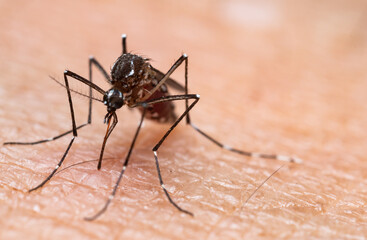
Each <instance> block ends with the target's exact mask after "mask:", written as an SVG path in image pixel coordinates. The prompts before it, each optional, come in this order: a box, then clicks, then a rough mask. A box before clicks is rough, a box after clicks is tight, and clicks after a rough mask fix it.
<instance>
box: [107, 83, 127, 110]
mask: <svg viewBox="0 0 367 240" xmlns="http://www.w3.org/2000/svg"><path fill="white" fill-rule="evenodd" d="M103 104H104V105H106V106H107V111H108V112H114V111H116V109H119V108H121V107H122V106H123V105H124V95H123V94H122V92H121V91H119V90H117V89H115V88H111V89H110V90H108V91H107V92H106V93H105V94H104V96H103Z"/></svg>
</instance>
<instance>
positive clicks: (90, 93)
mask: <svg viewBox="0 0 367 240" xmlns="http://www.w3.org/2000/svg"><path fill="white" fill-rule="evenodd" d="M93 65H95V66H96V67H97V68H98V69H99V70H100V71H101V72H102V74H103V76H104V77H105V78H106V80H107V81H109V82H111V80H110V77H109V75H108V74H107V72H106V71H105V70H104V68H103V67H102V65H101V64H100V63H99V62H98V61H97V60H96V59H95V58H94V57H93V56H92V57H90V58H89V82H90V83H93V81H92V66H93ZM54 80H55V81H56V82H58V81H57V80H56V79H54ZM85 80H86V79H85ZM86 81H88V80H86ZM65 87H66V86H65ZM69 90H70V89H69ZM88 109H89V110H88V119H87V122H86V123H84V124H81V125H79V126H77V127H76V129H77V130H79V129H81V128H82V127H84V126H86V125H88V124H91V123H92V86H89V106H88ZM72 132H73V129H72V130H69V131H67V132H64V133H62V134H60V135H57V136H55V137H52V138H47V139H43V140H39V141H34V142H5V143H3V144H4V145H36V144H40V143H45V142H51V141H54V140H56V139H59V138H61V137H63V136H66V135H68V134H70V133H72Z"/></svg>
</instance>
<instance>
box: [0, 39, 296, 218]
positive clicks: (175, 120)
mask: <svg viewBox="0 0 367 240" xmlns="http://www.w3.org/2000/svg"><path fill="white" fill-rule="evenodd" d="M182 64H184V68H185V84H184V86H182V85H181V84H180V83H179V82H177V81H176V80H174V79H172V78H170V76H171V74H172V73H173V72H174V71H175V70H176V69H177V68H178V67H179V66H181V65H182ZM93 66H94V67H96V68H97V69H98V70H99V71H100V72H101V73H102V75H103V76H104V78H105V80H106V81H107V82H108V83H109V84H110V85H111V88H110V89H109V90H107V91H105V90H103V89H102V88H101V87H99V86H97V85H96V84H95V83H93V81H92V69H93ZM53 79H54V80H55V81H56V82H58V83H59V84H60V85H62V86H63V87H64V88H65V89H66V92H67V98H68V102H69V107H70V114H71V124H72V130H69V131H67V132H64V133H62V134H60V135H58V136H55V137H52V138H48V139H44V140H40V141H35V142H5V143H4V145H35V144H41V143H45V142H50V141H54V140H56V139H59V138H61V137H64V136H66V135H69V134H72V137H71V140H70V142H69V144H68V146H67V148H66V150H65V152H64V154H63V156H62V157H61V159H60V161H59V162H58V164H57V165H56V166H55V168H54V170H53V171H52V172H51V173H50V174H49V175H48V176H47V178H45V179H44V181H42V182H41V183H40V184H39V185H37V186H35V187H34V188H32V189H30V190H29V192H33V191H35V190H37V189H39V188H41V187H43V186H44V185H45V184H46V183H47V182H48V181H50V179H51V178H52V177H53V176H54V175H55V173H56V172H57V170H58V169H59V168H60V167H61V165H62V163H63V162H64V160H65V158H66V156H67V155H68V152H69V150H70V148H71V147H72V145H73V143H74V140H75V139H76V137H77V136H78V130H79V129H81V128H83V127H85V126H87V125H89V124H91V123H92V101H93V100H94V101H98V102H101V103H103V104H104V105H105V106H106V108H107V113H106V115H105V116H104V123H105V124H107V129H106V133H105V136H104V138H103V142H102V146H101V151H100V155H99V160H98V165H97V169H98V170H99V169H101V167H102V159H103V153H104V150H105V146H106V142H107V140H108V138H109V137H110V135H111V133H112V131H113V130H114V128H115V126H116V125H117V123H118V119H117V115H116V111H117V110H118V109H120V108H121V107H123V106H124V105H126V106H127V107H128V108H137V109H138V110H139V111H140V113H141V118H140V121H139V124H138V127H137V129H136V131H135V135H134V138H133V140H132V142H131V144H130V148H129V151H128V154H127V155H126V158H125V161H124V163H123V166H122V169H121V172H120V174H119V177H118V179H117V181H116V183H115V185H114V187H113V190H112V192H111V194H110V195H109V197H108V199H107V200H106V202H105V204H104V206H103V207H102V208H101V209H100V210H99V211H98V212H97V213H96V214H95V215H93V216H91V217H86V218H85V220H88V221H92V220H95V219H97V218H98V217H100V216H101V215H102V214H103V213H104V212H105V211H106V210H107V208H108V206H109V205H110V203H111V202H112V200H113V198H114V197H115V195H116V191H117V189H118V186H119V184H120V182H121V180H122V177H123V175H124V172H125V170H126V168H127V166H128V164H129V159H130V156H131V153H132V151H133V148H134V145H135V142H136V139H137V138H138V135H139V132H140V129H141V127H142V124H143V121H144V119H150V120H153V121H156V122H159V123H170V124H171V127H170V128H169V129H168V130H167V131H166V133H165V134H164V135H163V136H162V138H161V139H160V140H159V141H158V143H157V144H156V145H155V146H154V147H153V149H152V151H153V155H154V160H155V165H156V168H157V173H158V178H159V182H160V186H161V188H162V189H163V191H164V193H165V195H166V197H167V199H168V201H169V202H170V203H171V204H172V205H173V206H174V207H175V208H176V209H178V210H179V211H180V212H183V213H185V214H188V215H191V216H193V215H194V214H193V213H192V212H190V211H188V210H185V209H183V208H181V207H180V206H179V205H178V204H177V203H176V202H175V201H174V200H173V199H172V197H171V195H170V194H169V192H168V191H167V189H166V187H165V185H164V183H163V179H162V175H161V170H160V167H159V159H158V154H157V151H158V150H159V148H160V146H161V145H162V143H163V142H164V141H165V140H166V138H167V137H168V136H169V134H170V133H171V132H172V131H173V130H174V129H175V127H176V126H177V125H178V124H179V123H180V122H181V120H182V119H183V118H185V120H186V124H187V125H190V126H191V127H192V128H194V129H195V130H196V131H197V132H198V133H200V134H201V135H202V136H204V137H205V138H206V139H208V140H209V141H211V142H212V143H214V144H215V145H217V146H219V147H221V148H223V149H225V150H228V151H231V152H235V153H238V154H241V155H244V156H248V157H258V158H267V159H276V160H281V161H287V162H300V161H301V160H300V159H298V158H295V157H289V156H284V155H277V154H264V153H256V152H249V151H242V150H238V149H235V148H232V147H230V146H228V145H225V144H222V143H221V142H219V141H217V140H216V139H214V138H213V137H211V136H209V135H208V134H206V133H205V132H203V131H202V130H200V129H199V128H198V127H197V126H196V125H194V124H193V123H192V121H191V118H190V115H189V112H190V111H191V110H192V108H193V107H194V106H195V105H196V104H197V102H198V101H199V99H200V95H198V94H189V93H188V56H187V55H186V54H182V55H181V56H180V58H179V59H178V60H177V61H176V62H175V63H174V64H173V65H172V66H171V68H170V69H169V70H168V71H167V72H166V73H163V72H161V71H159V70H158V69H156V68H154V67H153V66H152V65H151V64H150V63H149V59H148V58H144V57H142V56H140V55H136V54H132V53H129V52H128V51H127V44H126V35H125V34H123V35H122V54H121V55H120V56H119V57H118V58H117V60H116V61H115V63H114V64H113V66H112V68H111V73H110V74H108V73H107V71H106V70H105V69H104V68H103V67H102V65H101V64H100V63H99V62H98V61H97V60H96V59H95V58H94V57H93V56H92V57H90V58H89V78H88V79H86V78H84V77H82V76H80V75H78V74H77V73H74V72H72V71H69V70H65V71H64V83H61V82H59V81H57V80H56V79H55V78H53ZM70 79H73V80H76V81H78V82H81V83H83V84H85V85H87V86H88V87H89V94H83V93H80V92H78V91H75V90H73V89H71V88H70V87H69V80H70ZM168 87H170V88H171V89H175V90H177V91H180V92H182V93H184V94H181V95H170V94H169V91H168ZM71 93H76V94H79V95H82V96H85V97H88V98H89V104H88V105H89V110H88V119H87V122H86V123H84V124H81V125H78V126H77V125H76V123H75V113H74V107H73V101H72V97H71V96H72V95H71ZM95 94H97V96H98V97H97V96H96V95H95ZM180 100H184V101H185V111H184V112H183V113H181V114H180V115H176V113H175V106H174V104H173V103H174V102H175V101H180ZM189 100H191V101H192V102H191V103H189Z"/></svg>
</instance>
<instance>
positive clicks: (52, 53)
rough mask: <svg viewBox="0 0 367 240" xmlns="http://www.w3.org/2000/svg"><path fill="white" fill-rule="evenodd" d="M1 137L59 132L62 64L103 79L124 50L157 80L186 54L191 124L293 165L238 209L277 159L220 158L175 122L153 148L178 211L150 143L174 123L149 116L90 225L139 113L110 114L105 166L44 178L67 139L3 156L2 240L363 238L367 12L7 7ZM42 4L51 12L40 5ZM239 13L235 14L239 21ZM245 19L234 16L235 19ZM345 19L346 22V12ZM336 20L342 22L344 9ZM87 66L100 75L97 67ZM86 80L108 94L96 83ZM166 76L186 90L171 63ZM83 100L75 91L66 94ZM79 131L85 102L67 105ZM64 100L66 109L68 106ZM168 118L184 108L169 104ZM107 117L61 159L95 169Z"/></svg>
mask: <svg viewBox="0 0 367 240" xmlns="http://www.w3.org/2000/svg"><path fill="white" fill-rule="evenodd" d="M0 9H1V10H0V11H1V13H2V14H1V16H2V17H1V19H0V29H1V30H0V33H1V38H0V41H1V44H0V52H1V53H2V54H1V55H0V59H1V63H2V64H0V69H1V71H0V83H1V89H0V97H1V102H2V107H1V108H0V123H1V126H2V127H1V134H0V141H1V142H5V141H34V140H39V139H44V138H49V137H53V136H56V135H58V134H59V133H62V132H64V131H66V130H70V129H71V122H70V112H69V108H68V105H67V96H66V91H65V89H64V88H62V87H59V86H58V85H57V84H55V82H54V81H52V80H51V79H50V78H49V77H48V76H49V75H50V76H52V77H55V78H56V79H58V80H62V73H63V71H64V70H65V69H69V70H72V71H74V72H76V73H78V74H80V75H82V76H84V77H87V76H88V71H87V70H88V65H87V62H88V57H89V55H90V54H93V56H95V57H96V59H98V61H99V62H101V63H102V65H103V66H104V67H105V69H106V70H109V69H110V66H112V64H113V62H114V61H115V59H116V58H117V57H118V55H119V54H120V53H121V39H120V36H121V34H122V33H127V34H128V50H129V51H132V52H133V53H137V54H141V55H143V56H145V57H149V58H151V59H152V60H151V63H152V65H153V66H154V67H156V68H157V69H159V70H161V71H163V72H165V71H167V70H168V69H169V67H170V66H171V65H172V63H173V62H174V61H175V60H177V59H178V58H179V57H180V56H181V54H182V53H183V52H185V53H187V54H188V56H189V89H190V92H191V93H197V94H200V95H201V99H200V101H199V102H198V104H197V106H195V108H194V109H193V110H192V113H191V115H190V116H191V118H192V121H193V123H194V124H196V125H198V126H199V127H200V128H201V129H202V130H204V131H206V132H207V133H209V134H210V135H212V136H213V137H215V138H216V139H218V140H220V141H221V142H223V143H224V144H226V145H229V146H233V147H236V148H238V149H242V150H253V151H257V152H265V153H278V154H283V155H291V156H298V157H300V158H302V159H303V160H304V162H303V163H302V164H285V166H284V167H283V168H282V169H280V170H279V172H277V173H276V174H275V175H274V176H272V177H271V178H270V179H269V180H268V181H267V182H266V183H265V184H264V185H263V186H262V187H261V188H260V189H259V191H258V192H257V193H256V194H255V195H254V196H252V198H251V199H250V200H249V201H248V202H246V200H247V199H248V198H249V196H250V195H251V194H252V193H253V192H254V190H255V189H256V188H257V187H258V186H259V185H260V184H261V183H262V182H263V181H264V180H265V179H266V178H267V177H268V176H269V175H271V174H272V173H273V172H274V171H275V170H277V169H278V168H279V167H280V166H282V165H283V164H284V162H281V161H274V160H266V159H258V158H248V157H244V156H241V155H237V154H235V153H231V152H228V151H226V150H223V149H220V148H218V147H217V146H215V145H214V144H212V143H211V142H209V141H208V140H206V139H205V138H203V137H202V136H200V135H199V134H198V133H197V132H195V130H194V129H192V128H191V127H190V126H185V124H184V122H183V123H181V124H180V125H179V126H178V127H177V129H175V131H174V132H173V133H172V135H170V136H169V138H168V139H167V141H166V142H165V143H164V144H163V145H162V147H161V149H160V150H159V151H158V154H159V157H160V166H161V171H162V177H163V180H164V182H165V186H166V188H167V190H168V191H169V192H170V194H171V196H172V198H173V199H174V200H175V202H176V203H178V204H179V205H180V206H181V207H183V208H185V209H188V210H190V211H192V212H193V213H194V214H195V216H194V217H190V216H188V215H185V214H182V213H180V212H178V211H177V209H175V208H174V207H173V206H172V205H171V204H170V203H169V202H168V200H167V199H166V197H165V195H164V193H163V191H162V189H161V188H160V186H159V181H158V177H157V171H156V168H155V164H154V156H153V153H152V151H151V149H152V147H153V146H154V145H155V144H156V143H157V142H158V141H159V139H160V138H161V136H162V135H163V134H164V133H165V131H166V130H167V129H168V128H169V127H170V126H169V125H164V124H157V123H154V122H150V121H146V122H145V123H144V125H143V128H142V129H141V133H140V135H139V137H138V139H137V143H136V147H135V149H134V151H133V153H132V157H131V162H130V164H129V166H128V167H127V170H126V173H125V175H124V178H123V180H122V182H121V184H120V187H119V189H118V192H117V195H116V198H115V199H114V200H113V202H112V204H111V206H110V207H109V209H108V210H107V212H106V213H105V214H104V215H102V216H101V217H100V218H99V219H97V220H96V221H93V222H87V221H84V220H83V218H84V217H88V216H92V215H93V214H95V213H96V212H97V211H98V210H100V208H101V207H102V206H103V204H104V203H105V201H106V199H107V198H108V196H109V194H110V192H111V191H112V188H113V185H114V183H115V181H116V179H117V177H118V174H119V172H120V170H121V168H122V163H123V160H124V158H125V156H126V154H127V151H128V148H129V145H130V143H131V141H132V138H133V135H134V133H135V130H136V128H137V126H138V123H139V117H140V115H139V112H138V111H129V110H127V109H121V111H119V112H117V114H118V117H119V123H118V125H117V126H116V129H115V130H114V132H113V133H112V135H111V137H110V139H109V141H108V143H107V145H106V151H105V155H104V156H105V159H104V161H103V164H102V169H101V170H100V171H98V170H97V163H96V162H95V161H94V162H93V161H92V162H88V163H84V164H81V165H77V166H74V167H71V168H69V169H67V170H65V171H62V172H60V173H59V174H57V175H56V176H55V177H54V178H53V179H52V180H51V181H50V182H49V183H48V184H46V185H45V186H44V187H43V188H42V189H40V190H37V191H35V192H32V193H28V192H27V190H29V189H31V188H32V187H35V186H36V185H37V184H39V183H40V182H41V181H42V180H44V178H45V177H46V176H47V175H48V174H49V173H50V171H52V169H53V168H54V167H55V165H56V164H57V162H58V161H59V160H60V158H61V156H62V154H63V153H64V151H65V149H66V147H67V144H68V143H69V141H70V137H71V136H66V137H64V138H62V139H59V140H57V141H55V142H50V143H45V144H41V145H36V146H2V147H1V149H0V214H1V216H2V218H1V220H0V226H2V227H1V229H0V238H2V239H20V238H25V237H27V239H49V238H53V239H61V238H63V239H65V238H67V237H70V238H73V239H88V238H92V239H93V238H94V239H123V238H124V239H152V238H158V239H230V238H233V239H243V238H248V239H254V238H273V239H274V238H295V237H297V238H305V239H307V238H309V237H312V236H313V237H316V238H347V237H355V238H358V237H363V234H364V233H365V231H366V218H365V216H366V208H365V205H364V204H365V202H366V201H367V196H366V193H365V189H366V185H367V183H366V180H365V179H366V177H367V176H366V172H367V171H366V166H365V164H364V162H365V161H364V160H365V149H366V141H365V139H366V137H367V136H366V131H365V130H364V126H366V123H367V109H366V106H365V104H364V103H365V102H366V100H367V99H366V94H365V89H367V86H366V81H365V79H366V71H365V63H366V60H367V59H366V52H365V50H364V49H366V38H367V37H366V33H365V31H364V29H363V28H362V26H363V24H362V23H363V22H364V21H365V18H363V16H365V11H366V10H365V9H367V8H366V6H365V3H363V1H355V2H354V3H353V4H351V3H343V2H338V4H336V3H333V2H332V1H327V2H326V3H323V5H322V4H317V3H310V2H309V1H300V2H298V3H297V4H291V3H286V2H283V1H277V2H275V3H273V5H266V4H262V3H258V4H255V5H254V4H253V3H252V4H251V3H241V2H239V1H223V2H221V1H219V2H215V3H202V5H201V4H198V3H196V4H195V3H194V2H192V3H190V4H188V5H185V4H182V3H175V4H173V3H170V2H168V1H163V0H162V1H160V2H159V3H155V4H153V3H151V2H149V1H141V2H139V4H138V3H130V4H127V3H124V4H123V3H110V2H108V3H102V2H83V1H78V3H73V4H71V3H67V2H66V3H62V4H58V3H56V2H54V3H53V2H47V3H46V2H44V3H42V4H41V3H37V2H36V3H34V4H31V3H28V2H26V1H24V2H23V3H22V4H21V7H19V4H16V3H12V2H8V3H6V4H5V3H4V4H3V6H2V7H1V8H0ZM46 9H47V10H46ZM238 12H239V13H238ZM244 13H246V14H244ZM342 13H343V14H342ZM344 13H347V14H344ZM95 72H97V71H95ZM95 76H96V82H98V84H100V85H101V87H103V89H108V85H107V84H106V83H103V80H102V77H101V75H98V74H97V73H96V74H95ZM173 77H174V78H175V79H176V80H177V81H179V82H181V83H183V81H184V77H183V68H180V69H179V71H178V72H177V73H175V74H174V75H173ZM74 87H75V88H76V89H78V90H79V89H80V91H83V90H84V88H83V87H82V86H74ZM74 98H75V112H76V118H77V122H78V123H79V124H81V123H84V122H85V121H86V120H87V104H88V101H86V100H85V99H83V97H77V96H75V97H74ZM74 98H73V99H74ZM176 105H177V107H176V108H177V112H178V113H179V112H180V111H181V112H182V110H183V109H184V103H183V102H181V103H177V104H176ZM105 113H106V108H105V106H103V104H100V103H98V102H94V105H93V114H92V125H91V126H87V127H85V128H84V129H82V130H80V131H78V137H77V139H76V140H75V143H74V145H73V147H72V149H71V150H70V153H69V155H68V157H67V159H66V160H65V162H64V165H63V166H62V167H61V168H60V170H62V168H64V167H67V166H70V165H71V164H75V163H78V162H82V161H88V160H93V159H97V158H98V156H99V151H100V148H101V144H102V141H103V136H104V133H105V129H106V125H105V124H103V117H104V115H105Z"/></svg>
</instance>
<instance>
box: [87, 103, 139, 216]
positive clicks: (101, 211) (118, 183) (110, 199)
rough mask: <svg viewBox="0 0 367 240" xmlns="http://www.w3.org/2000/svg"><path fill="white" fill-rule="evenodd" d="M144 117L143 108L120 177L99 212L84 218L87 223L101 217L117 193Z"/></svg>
mask: <svg viewBox="0 0 367 240" xmlns="http://www.w3.org/2000/svg"><path fill="white" fill-rule="evenodd" d="M144 116H145V108H144V111H143V113H142V116H141V119H140V123H139V126H138V128H137V130H136V132H135V136H134V138H133V141H132V143H131V145H130V149H129V152H128V154H127V156H126V158H125V162H124V165H123V167H122V170H121V172H120V176H119V178H118V179H117V181H116V183H115V186H114V187H113V191H112V193H111V195H110V196H109V197H108V199H107V201H106V203H105V205H104V206H103V208H102V209H101V210H100V211H99V212H97V213H96V214H95V215H93V216H92V217H86V218H84V219H85V220H87V221H93V220H95V219H97V218H98V217H99V216H101V215H102V214H103V213H104V212H105V211H106V210H107V208H108V206H109V205H110V204H111V201H112V199H113V198H114V197H115V195H116V192H117V188H118V186H119V185H120V182H121V180H122V177H123V175H124V173H125V170H126V168H127V165H128V164H129V159H130V155H131V153H132V151H133V148H134V145H135V142H136V139H137V138H138V135H139V132H140V129H141V126H142V124H143V121H144Z"/></svg>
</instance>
